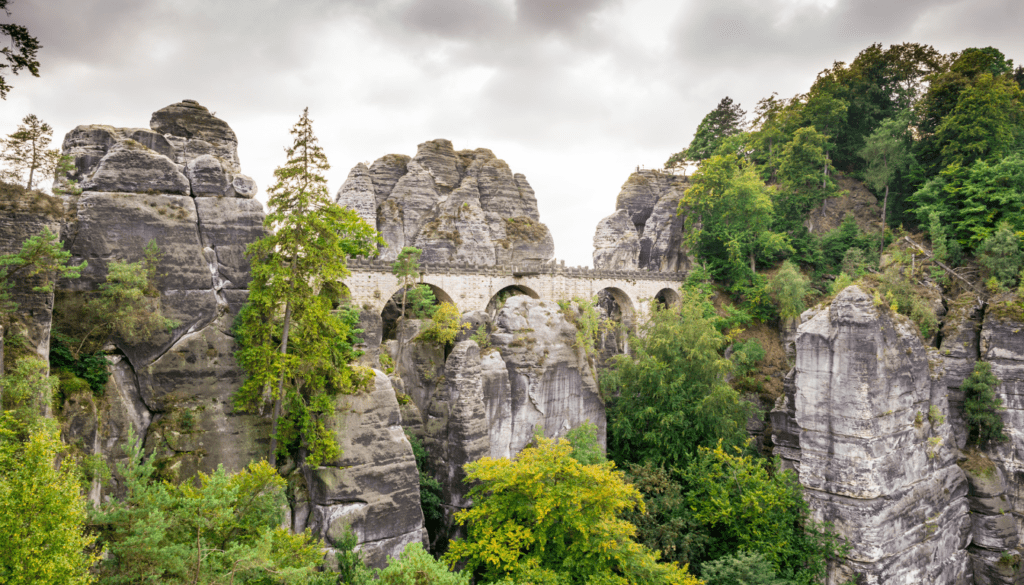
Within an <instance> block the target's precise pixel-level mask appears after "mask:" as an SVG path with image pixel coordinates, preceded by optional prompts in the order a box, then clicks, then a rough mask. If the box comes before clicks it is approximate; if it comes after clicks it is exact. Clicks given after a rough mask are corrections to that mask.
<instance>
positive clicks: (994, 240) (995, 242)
mask: <svg viewBox="0 0 1024 585" xmlns="http://www.w3.org/2000/svg"><path fill="white" fill-rule="evenodd" d="M980 252H981V254H980V255H979V257H978V260H979V261H980V262H981V264H982V266H984V267H985V268H987V269H988V272H989V274H991V275H992V277H993V278H995V279H997V280H998V281H999V283H1000V284H1001V285H1003V287H1005V288H1011V287H1013V285H1014V284H1015V283H1016V280H1017V274H1018V273H1019V272H1020V269H1021V264H1022V261H1024V254H1022V253H1021V250H1020V238H1019V237H1017V234H1015V233H1013V230H1012V229H1010V226H1009V225H1008V224H1006V223H1001V224H999V228H998V229H997V230H996V231H995V233H993V234H992V235H991V236H989V237H988V238H987V239H986V240H985V241H984V242H982V244H981V248H980Z"/></svg>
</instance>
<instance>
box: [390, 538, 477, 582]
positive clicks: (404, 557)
mask: <svg viewBox="0 0 1024 585" xmlns="http://www.w3.org/2000/svg"><path fill="white" fill-rule="evenodd" d="M469 578H470V575H469V573H468V572H466V571H459V572H458V573H452V572H451V571H449V570H448V566H447V565H446V564H445V563H443V562H442V561H439V560H437V559H435V558H434V557H432V556H430V555H429V554H427V551H425V550H423V545H422V544H420V543H418V542H414V543H412V544H409V545H407V546H406V547H405V550H404V551H402V554H401V555H399V557H398V558H397V559H395V558H389V559H388V566H387V567H385V568H384V569H381V571H380V572H379V573H378V574H377V582H378V583H381V584H382V585H469Z"/></svg>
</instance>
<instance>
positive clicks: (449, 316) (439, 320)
mask: <svg viewBox="0 0 1024 585" xmlns="http://www.w3.org/2000/svg"><path fill="white" fill-rule="evenodd" d="M461 321H462V314H461V313H459V309H458V308H457V307H456V306H455V305H453V304H451V303H447V302H445V303H441V306H440V307H438V308H437V311H436V312H434V317H433V319H431V321H430V324H428V325H427V326H426V328H424V329H423V331H421V332H420V334H419V338H420V339H422V340H424V341H432V342H434V343H439V344H441V345H448V344H450V343H454V342H455V337H456V336H458V334H459V332H460V331H462V330H463V329H465V328H468V327H469V326H470V325H469V323H462V322H461Z"/></svg>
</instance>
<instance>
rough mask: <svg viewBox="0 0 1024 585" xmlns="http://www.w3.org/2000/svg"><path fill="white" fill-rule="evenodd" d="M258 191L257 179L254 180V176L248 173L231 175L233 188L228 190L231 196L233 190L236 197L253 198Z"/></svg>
mask: <svg viewBox="0 0 1024 585" xmlns="http://www.w3.org/2000/svg"><path fill="white" fill-rule="evenodd" d="M258 191H259V189H257V188H256V181H253V180H252V177H249V176H247V175H234V176H232V177H231V189H230V190H229V191H228V195H229V196H230V195H231V194H232V192H233V193H234V196H235V197H241V198H242V199H252V198H253V197H255V196H256V193H257V192H258Z"/></svg>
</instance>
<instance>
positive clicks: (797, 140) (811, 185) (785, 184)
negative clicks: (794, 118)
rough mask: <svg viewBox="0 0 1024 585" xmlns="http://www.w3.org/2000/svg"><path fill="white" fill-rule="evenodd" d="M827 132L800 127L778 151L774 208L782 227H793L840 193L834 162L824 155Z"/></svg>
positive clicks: (786, 228) (788, 228)
mask: <svg viewBox="0 0 1024 585" xmlns="http://www.w3.org/2000/svg"><path fill="white" fill-rule="evenodd" d="M826 145H827V144H826V136H825V135H824V134H822V133H820V132H818V131H817V130H815V129H814V128H810V127H808V128H801V129H799V130H797V131H796V132H795V133H794V134H793V139H792V140H791V141H789V142H788V143H787V144H786V145H785V146H784V147H783V148H782V153H781V154H780V155H779V172H778V180H779V185H780V188H779V189H778V191H776V192H775V195H774V202H775V211H776V213H777V214H778V215H779V225H780V226H781V227H782V229H785V230H793V229H795V228H796V226H797V225H798V224H800V223H802V222H803V220H804V218H805V217H807V213H808V212H809V211H810V210H812V209H814V208H815V207H817V206H818V205H821V202H822V201H824V200H825V199H826V198H828V197H832V196H834V195H838V192H837V190H836V187H835V183H834V182H833V181H832V179H831V178H830V175H831V174H832V173H833V169H832V166H831V163H830V162H829V160H828V157H827V156H826V155H825V148H826Z"/></svg>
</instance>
